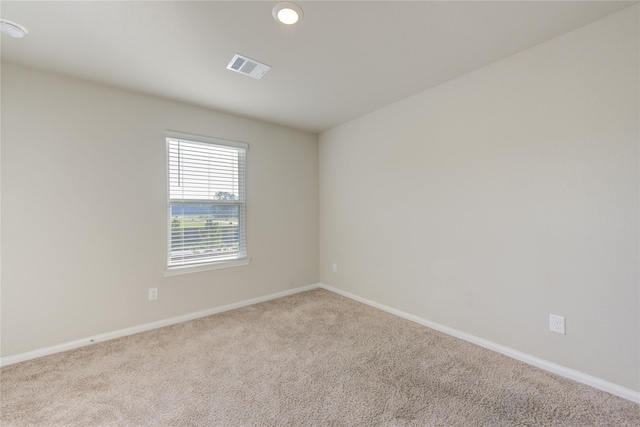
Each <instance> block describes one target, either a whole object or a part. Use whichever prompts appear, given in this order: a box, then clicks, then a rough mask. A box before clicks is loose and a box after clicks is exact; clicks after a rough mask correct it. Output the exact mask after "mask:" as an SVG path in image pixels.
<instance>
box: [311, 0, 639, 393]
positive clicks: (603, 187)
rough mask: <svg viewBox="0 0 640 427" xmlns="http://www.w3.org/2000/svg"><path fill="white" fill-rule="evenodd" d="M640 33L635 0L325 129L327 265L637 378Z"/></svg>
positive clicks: (323, 274) (430, 310) (382, 298)
mask: <svg viewBox="0 0 640 427" xmlns="http://www.w3.org/2000/svg"><path fill="white" fill-rule="evenodd" d="M638 39H639V32H638V6H634V7H631V8H628V9H625V10H623V11H622V12H620V13H618V14H616V15H612V16H610V17H608V18H605V19H603V20H600V21H597V22H595V23H593V24H591V25H588V26H586V27H583V28H581V29H578V30H576V31H574V32H572V33H569V34H566V35H564V36H562V37H560V38H557V39H554V40H551V41H549V42H547V43H544V44H541V45H539V46H536V47H534V48H532V49H529V50H527V51H525V52H522V53H520V54H517V55H515V56H513V57H510V58H508V59H506V60H503V61H500V62H498V63H495V64H493V65H491V66H488V67H485V68H483V69H480V70H478V71H476V72H473V73H470V74H468V75H466V76H463V77H461V78H458V79H456V80H453V81H450V82H448V83H446V84H443V85H441V86H439V87H436V88H434V89H431V90H429V91H426V92H423V93H421V94H418V95H416V96H413V97H411V98H408V99H406V100H403V101H401V102H398V103H396V104H393V105H390V106H388V107H386V108H383V109H381V110H379V111H376V112H374V113H372V114H369V115H366V116H364V117H361V118H359V119H356V120H353V121H351V122H348V123H346V124H344V125H341V126H338V127H336V128H334V129H331V130H329V131H326V132H324V133H322V134H321V135H320V279H321V281H322V282H323V283H326V284H329V285H332V286H335V287H338V288H340V289H343V290H345V291H347V292H351V293H353V294H356V295H359V296H361V297H364V298H367V299H370V300H373V301H376V302H378V303H381V304H385V305H388V306H391V307H394V308H396V309H400V310H403V311H405V312H408V313H411V314H414V315H417V316H420V317H423V318H425V319H428V320H431V321H434V322H437V323H440V324H442V325H445V326H449V327H452V328H455V329H458V330H460V331H463V332H466V333H470V334H473V335H476V336H479V337H482V338H485V339H488V340H490V341H493V342H495V343H498V344H502V345H506V346H508V347H511V348H513V349H516V350H519V351H522V352H525V353H528V354H530V355H533V356H537V357H540V358H543V359H546V360H548V361H551V362H555V363H558V364H560V365H563V366H565V367H569V368H573V369H576V370H578V371H581V372H584V373H586V374H589V375H593V376H595V377H598V378H601V379H604V380H606V381H610V382H613V383H615V384H618V385H621V386H623V387H627V388H630V389H632V390H640V372H639V364H640V342H639V340H640V328H639V327H640V292H639V272H638V256H639V239H638V233H639V226H638V225H639V190H640V189H639V185H638V176H639V168H638V155H639V132H638V127H639V121H638V116H639V107H638V95H639V85H638V76H639V65H638V53H639V50H638ZM423 54H425V55H428V52H423ZM333 262H337V263H338V273H332V272H331V263H333ZM550 313H553V314H557V315H562V316H566V328H567V334H566V335H564V336H563V335H558V334H553V333H551V332H549V314H550Z"/></svg>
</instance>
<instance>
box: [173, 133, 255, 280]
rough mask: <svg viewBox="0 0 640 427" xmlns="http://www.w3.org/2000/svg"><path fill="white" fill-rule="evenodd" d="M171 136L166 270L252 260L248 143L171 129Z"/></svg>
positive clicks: (206, 267) (233, 263) (243, 262)
mask: <svg viewBox="0 0 640 427" xmlns="http://www.w3.org/2000/svg"><path fill="white" fill-rule="evenodd" d="M166 139H167V171H168V185H167V193H168V203H167V206H168V214H167V218H168V239H167V241H168V253H167V267H168V270H167V273H169V274H171V273H170V272H171V271H172V270H173V271H174V273H175V272H176V271H181V270H182V271H183V270H185V269H186V268H188V267H194V268H195V269H196V270H198V269H209V268H220V267H228V266H235V265H244V264H248V262H249V260H247V249H246V246H245V157H246V150H247V148H248V146H247V144H245V143H242V142H233V141H225V140H220V139H214V138H208V137H202V136H194V135H186V134H181V133H177V132H169V131H167V132H166ZM197 267H201V268H197ZM194 268H188V270H189V271H191V270H193V269H194Z"/></svg>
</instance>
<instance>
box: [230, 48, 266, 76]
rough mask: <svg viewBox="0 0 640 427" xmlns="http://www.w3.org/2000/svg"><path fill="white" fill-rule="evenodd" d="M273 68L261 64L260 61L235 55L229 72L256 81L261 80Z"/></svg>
mask: <svg viewBox="0 0 640 427" xmlns="http://www.w3.org/2000/svg"><path fill="white" fill-rule="evenodd" d="M270 69H271V67H270V66H269V65H267V64H261V63H259V62H258V61H254V60H253V59H250V58H247V57H246V56H242V55H238V54H237V53H236V54H235V55H234V57H233V59H232V60H231V62H229V65H227V70H231V71H235V72H236V73H240V74H244V75H247V76H250V77H253V78H254V79H260V78H262V76H264V74H265V73H266V72H267V71H269V70H270Z"/></svg>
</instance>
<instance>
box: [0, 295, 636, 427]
mask: <svg viewBox="0 0 640 427" xmlns="http://www.w3.org/2000/svg"><path fill="white" fill-rule="evenodd" d="M0 375H1V381H2V384H1V393H2V394H1V397H2V402H1V409H2V414H1V420H2V425H3V426H27V425H35V426H125V425H127V426H152V425H153V426H307V425H308V426H311V425H313V426H375V425H384V426H617V427H621V426H640V405H637V404H635V403H633V402H629V401H627V400H624V399H622V398H619V397H616V396H613V395H610V394H608V393H605V392H602V391H599V390H596V389H593V388H591V387H588V386H586V385H583V384H579V383H576V382H574V381H571V380H568V379H566V378H562V377H559V376H557V375H554V374H551V373H549V372H546V371H543V370H541V369H538V368H535V367H532V366H529V365H526V364H524V363H522V362H518V361H516V360H513V359H511V358H509V357H506V356H503V355H500V354H497V353H494V352H492V351H490V350H487V349H484V348H481V347H478V346H475V345H473V344H470V343H468V342H465V341H462V340H459V339H456V338H453V337H450V336H448V335H445V334H442V333H440V332H437V331H434V330H432V329H429V328H426V327H424V326H421V325H418V324H415V323H412V322H409V321H407V320H404V319H401V318H399V317H396V316H393V315H391V314H388V313H386V312H383V311H380V310H377V309H374V308H372V307H369V306H367V305H364V304H361V303H358V302H355V301H352V300H350V299H347V298H344V297H342V296H339V295H336V294H334V293H332V292H329V291H325V290H322V289H316V290H312V291H308V292H303V293H299V294H295V295H292V296H288V297H284V298H280V299H277V300H272V301H268V302H264V303H261V304H256V305H253V306H248V307H244V308H240V309H237V310H233V311H228V312H225V313H220V314H216V315H213V316H209V317H205V318H201V319H197V320H193V321H189V322H185V323H181V324H177V325H173V326H169V327H165V328H161V329H156V330H153V331H149V332H144V333H140V334H136V335H131V336H128V337H124V338H120V339H116V340H112V341H108V342H103V343H97V344H94V345H91V346H87V347H83V348H80V349H76V350H72V351H68V352H64V353H59V354H55V355H51V356H47V357H43V358H40V359H35V360H31V361H27V362H22V363H19V364H15V365H11V366H7V367H4V368H2V369H1V370H0Z"/></svg>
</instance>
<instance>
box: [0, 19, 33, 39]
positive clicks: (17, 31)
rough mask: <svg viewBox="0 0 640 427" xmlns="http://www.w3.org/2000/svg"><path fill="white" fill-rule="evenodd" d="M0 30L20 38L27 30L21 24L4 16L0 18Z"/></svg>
mask: <svg viewBox="0 0 640 427" xmlns="http://www.w3.org/2000/svg"><path fill="white" fill-rule="evenodd" d="M0 31H2V32H3V33H5V34H8V35H10V36H11V37H15V38H17V39H21V38H22V37H24V36H25V35H26V34H27V33H28V32H29V31H27V29H26V28H25V27H23V26H22V25H20V24H16V23H15V22H12V21H9V20H8V19H4V18H0Z"/></svg>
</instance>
